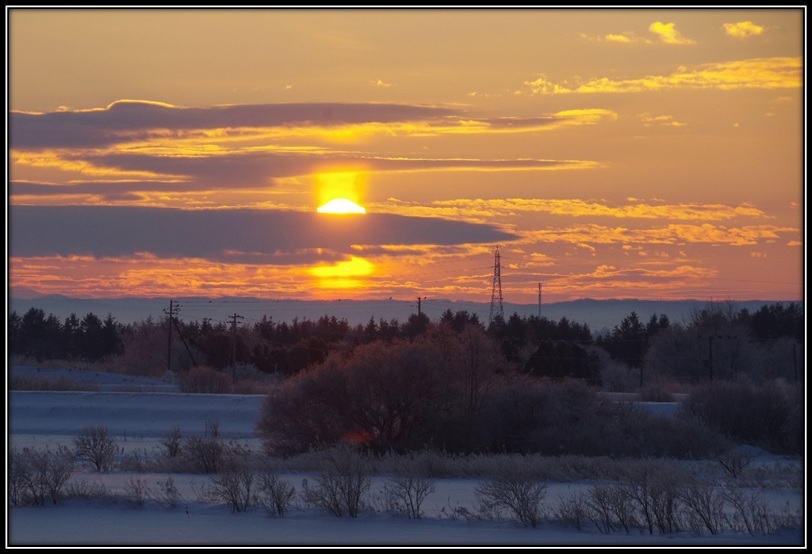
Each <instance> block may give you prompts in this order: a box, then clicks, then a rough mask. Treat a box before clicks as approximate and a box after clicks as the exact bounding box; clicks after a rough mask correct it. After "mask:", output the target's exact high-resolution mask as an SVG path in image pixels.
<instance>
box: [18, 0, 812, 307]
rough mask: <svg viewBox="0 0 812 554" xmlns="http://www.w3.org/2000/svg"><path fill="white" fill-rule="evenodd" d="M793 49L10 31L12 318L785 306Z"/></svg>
mask: <svg viewBox="0 0 812 554" xmlns="http://www.w3.org/2000/svg"><path fill="white" fill-rule="evenodd" d="M805 23H806V11H805V7H803V6H795V7H794V6H788V7H783V8H769V9H764V8H748V9H742V8H729V9H707V8H671V9H660V8H649V9H620V8H610V9H587V8H569V9H550V8H525V9H494V8H491V9H459V8H457V9H451V8H449V9H437V8H434V9H430V8H423V9H351V8H343V9H316V8H311V9H301V8H300V9H280V8H276V9H268V8H266V9H224V8H219V9H158V8H151V9H124V8H108V9H76V8H73V9H69V8H66V9H44V8H38V9H30V8H25V7H14V6H12V7H8V6H7V7H6V26H7V37H8V53H7V84H8V88H7V107H8V110H7V129H8V131H7V144H8V158H7V159H8V161H7V188H8V190H7V193H8V194H7V211H8V218H7V221H8V233H7V236H8V244H7V249H8V267H7V273H8V282H9V295H10V296H13V295H15V294H20V295H27V296H31V295H40V294H62V295H67V296H73V297H80V298H117V297H126V296H139V297H163V298H171V297H173V296H185V297H190V296H203V297H226V296H253V297H259V298H265V299H278V298H283V299H301V300H334V299H341V298H345V299H388V298H395V299H410V300H412V299H414V298H415V297H419V298H428V299H432V298H435V299H436V298H446V299H452V300H465V301H480V302H488V301H490V300H491V299H492V298H494V297H496V296H497V295H498V294H499V292H500V291H501V294H502V297H503V298H504V300H505V301H506V302H515V303H535V302H537V301H540V296H541V295H542V294H543V298H544V302H557V301H568V300H574V299H578V298H596V299H610V298H612V299H619V298H641V299H650V300H677V299H698V300H703V301H720V300H721V301H724V300H731V301H737V300H764V301H798V300H800V299H802V298H803V296H804V289H805V250H804V249H803V238H802V237H803V236H804V234H803V232H804V231H805V216H806V214H805V202H804V196H805V177H806V174H805V167H804V166H805V154H804V152H805V131H806V129H805V125H804V108H805V101H806V98H805V94H804V88H803V85H804V84H805V71H804V67H803V56H804V54H805V50H806V33H805ZM335 206H337V207H338V211H340V212H345V213H326V212H329V211H330V208H331V207H335ZM320 208H321V209H320ZM497 253H498V257H497ZM497 262H498V263H497ZM497 269H498V271H497Z"/></svg>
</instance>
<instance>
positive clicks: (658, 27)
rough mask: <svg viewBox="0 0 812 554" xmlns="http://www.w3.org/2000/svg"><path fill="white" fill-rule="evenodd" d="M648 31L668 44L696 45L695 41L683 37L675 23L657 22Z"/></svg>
mask: <svg viewBox="0 0 812 554" xmlns="http://www.w3.org/2000/svg"><path fill="white" fill-rule="evenodd" d="M648 30H649V31H651V32H652V33H654V34H655V35H657V36H658V37H660V41H662V42H664V43H666V44H696V41H695V40H691V39H688V38H685V37H683V36H682V34H681V33H680V32H679V31H677V29H676V28H675V25H674V24H673V23H663V22H661V21H655V22H654V23H652V24H651V25H649V28H648Z"/></svg>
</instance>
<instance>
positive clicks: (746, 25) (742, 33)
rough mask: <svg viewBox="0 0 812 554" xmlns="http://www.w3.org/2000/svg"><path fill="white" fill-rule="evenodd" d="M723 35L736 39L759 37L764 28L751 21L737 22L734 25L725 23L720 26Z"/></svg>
mask: <svg viewBox="0 0 812 554" xmlns="http://www.w3.org/2000/svg"><path fill="white" fill-rule="evenodd" d="M722 29H724V31H725V34H726V35H727V36H729V37H733V38H737V39H742V40H743V39H746V38H750V37H753V36H757V35H760V34H761V33H763V32H764V27H762V26H761V25H756V24H755V23H753V22H752V21H738V22H736V23H725V24H724V25H722Z"/></svg>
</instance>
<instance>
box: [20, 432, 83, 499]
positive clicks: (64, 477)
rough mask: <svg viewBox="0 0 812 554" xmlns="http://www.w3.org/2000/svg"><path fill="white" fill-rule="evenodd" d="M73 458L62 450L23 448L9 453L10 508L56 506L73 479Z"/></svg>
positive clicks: (61, 447)
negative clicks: (64, 489) (51, 504)
mask: <svg viewBox="0 0 812 554" xmlns="http://www.w3.org/2000/svg"><path fill="white" fill-rule="evenodd" d="M73 469H74V468H73V455H72V453H71V452H70V450H69V449H68V448H67V447H65V446H60V447H59V448H57V449H56V450H55V451H52V450H50V449H48V448H46V449H45V450H37V449H32V448H24V449H22V450H21V451H20V450H16V449H12V450H11V451H10V452H9V469H8V498H9V502H10V503H11V504H12V505H13V506H22V505H28V504H33V505H35V506H42V505H44V504H45V500H46V499H47V498H50V499H51V502H53V503H54V504H57V503H58V502H59V500H60V498H61V497H62V490H63V488H64V486H65V484H66V483H67V482H68V480H69V479H70V478H71V476H72V475H73Z"/></svg>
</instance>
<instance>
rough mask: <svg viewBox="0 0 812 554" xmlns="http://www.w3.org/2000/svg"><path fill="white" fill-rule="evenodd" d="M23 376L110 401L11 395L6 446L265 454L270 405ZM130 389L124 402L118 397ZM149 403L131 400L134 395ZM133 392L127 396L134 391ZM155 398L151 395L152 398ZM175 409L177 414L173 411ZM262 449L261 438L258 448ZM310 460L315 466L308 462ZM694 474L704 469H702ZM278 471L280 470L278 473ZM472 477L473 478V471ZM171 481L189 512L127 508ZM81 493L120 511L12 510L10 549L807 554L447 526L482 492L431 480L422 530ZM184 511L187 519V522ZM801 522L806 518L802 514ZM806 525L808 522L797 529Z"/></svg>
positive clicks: (297, 506)
mask: <svg viewBox="0 0 812 554" xmlns="http://www.w3.org/2000/svg"><path fill="white" fill-rule="evenodd" d="M11 371H13V372H14V373H15V374H19V375H26V376H28V377H29V378H33V377H34V376H36V377H46V376H47V377H48V378H51V379H58V378H59V377H62V378H66V379H70V380H73V381H83V382H88V383H97V384H99V385H100V386H101V387H102V388H101V392H88V393H83V392H29V391H12V392H9V393H8V398H7V400H8V403H7V404H6V405H7V406H8V408H7V412H8V413H7V416H8V417H7V422H8V428H7V444H10V445H11V446H12V447H15V448H25V447H30V448H35V449H43V448H45V447H46V446H48V447H50V448H52V449H53V448H56V447H57V445H59V444H65V445H69V444H70V442H71V440H72V438H73V437H74V436H75V435H78V434H79V433H80V432H81V431H82V430H83V429H84V428H86V427H87V426H88V425H98V424H99V422H103V424H104V425H106V426H107V427H108V429H109V431H110V433H111V435H112V436H113V437H114V438H115V440H116V441H117V444H118V445H119V446H120V447H121V448H123V450H124V453H125V454H126V455H129V456H132V455H134V452H135V451H140V452H148V453H150V454H153V453H154V452H155V451H156V449H158V450H160V449H161V448H162V447H161V445H160V444H159V440H160V438H161V437H162V436H163V435H164V434H165V433H166V432H167V431H168V430H169V429H171V428H172V427H173V426H177V427H178V428H179V429H180V430H181V433H182V435H183V436H184V437H189V436H202V435H203V431H204V428H205V422H207V421H213V422H216V423H217V424H218V430H219V431H220V433H221V436H222V437H223V439H224V440H225V441H229V442H235V443H237V444H241V445H242V444H248V445H249V446H250V447H251V448H256V449H259V448H260V442H259V439H256V438H255V435H254V425H255V423H256V417H257V416H256V414H257V413H258V410H259V408H260V405H261V402H262V400H263V397H262V396H261V395H226V394H220V395H207V394H180V393H175V392H171V391H167V390H166V389H165V385H166V383H164V382H162V381H160V380H158V379H154V378H149V377H143V376H137V375H124V374H112V373H105V372H92V371H87V372H83V371H78V370H70V371H69V370H66V369H61V368H50V369H36V368H33V367H22V366H15V367H14V368H12V369H11ZM122 386H123V387H125V389H124V392H121V391H120V390H121V389H118V390H119V392H114V391H116V390H117V389H116V387H122ZM141 386H143V387H144V390H146V391H155V392H132V387H141ZM126 387H129V389H127V388H126ZM151 387H154V388H151ZM167 398H171V402H167ZM650 406H651V407H652V409H655V408H654V407H655V406H656V409H657V410H658V412H659V413H660V414H661V415H663V416H668V415H669V414H673V413H674V411H673V409H674V406H673V405H672V404H671V403H659V404H650ZM252 437H253V438H252ZM305 459H307V458H305ZM707 462H708V463H709V464H711V468H710V469H709V470H708V473H709V474H715V473H714V472H715V471H722V470H721V469H720V466H719V464H718V463H716V462H715V461H714V460H708V461H707ZM694 463H696V462H694ZM760 463H764V464H766V465H768V466H769V465H772V464H783V463H787V460H786V459H784V458H781V457H778V456H772V455H770V454H767V453H764V452H763V451H754V458H753V462H752V465H751V466H750V467H751V469H752V470H753V471H758V467H757V466H758V464H760ZM278 467H279V466H278ZM295 467H296V466H295V464H294V465H293V466H292V469H293V471H287V470H285V471H283V470H281V469H277V471H278V474H279V476H280V478H282V479H284V480H286V481H288V482H289V483H290V484H291V485H292V486H294V487H295V488H296V491H297V495H298V494H299V492H300V491H301V485H300V484H301V482H302V479H303V478H310V479H309V482H310V483H315V482H316V478H317V474H316V473H313V474H312V475H311V474H310V473H308V471H307V470H306V469H305V470H296V469H295ZM469 470H470V466H469ZM170 476H171V477H172V480H173V482H174V484H175V485H176V486H177V488H178V489H179V491H180V493H181V495H182V496H183V498H184V502H183V504H182V505H179V506H177V507H176V508H175V509H168V508H166V507H164V506H162V505H160V504H158V503H155V502H147V503H146V504H145V505H144V506H143V507H140V508H137V509H136V508H133V507H131V506H129V505H128V504H127V503H126V498H125V496H126V490H127V489H126V487H127V484H128V482H130V481H131V480H133V479H142V480H144V481H146V482H147V483H148V485H147V486H150V487H151V488H152V489H153V490H155V488H156V487H153V486H152V481H151V480H153V479H154V480H155V482H156V483H157V482H158V481H164V480H166V479H167V478H168V477H170ZM82 481H84V482H85V484H86V485H88V486H91V485H94V484H95V485H97V486H98V485H103V486H104V487H106V488H107V490H108V491H110V493H111V494H112V498H113V499H117V502H115V503H113V502H111V501H110V500H104V499H100V500H97V501H90V502H86V501H84V500H83V499H73V500H69V501H67V502H66V503H65V504H64V505H58V506H52V505H46V506H42V507H22V508H12V509H9V510H7V511H6V546H7V547H11V548H15V547H20V548H24V547H26V546H33V545H43V544H51V545H56V546H57V547H65V548H70V547H71V546H76V545H95V546H99V545H125V546H135V545H145V544H146V545H175V546H178V545H179V546H183V545H189V546H191V545H215V544H218V545H245V546H273V545H277V546H278V545H285V544H287V545H293V546H307V545H325V546H341V545H382V546H399V545H424V546H432V545H440V546H450V547H453V546H459V545H479V546H485V545H492V546H507V545H517V546H521V545H524V546H534V545H535V546H554V545H563V546H565V547H570V546H572V547H604V546H605V547H611V548H617V547H619V546H631V547H646V546H648V547H651V546H664V547H669V546H670V547H674V546H680V545H681V546H689V547H690V546H697V547H701V546H708V547H719V548H728V547H732V546H744V547H770V546H773V547H776V546H778V545H794V546H795V547H799V546H801V545H805V544H806V529H805V528H801V529H798V528H796V529H785V530H782V531H781V533H780V534H778V535H748V534H746V533H743V532H736V531H733V530H730V529H728V528H726V529H725V530H724V531H722V532H720V533H718V534H716V535H710V534H709V533H708V532H706V533H704V534H702V535H695V534H693V533H690V532H687V531H684V532H680V533H675V534H671V535H660V534H654V535H648V534H644V533H639V532H637V531H636V530H635V531H632V532H631V533H629V534H626V533H624V532H622V531H621V532H613V533H610V534H608V535H606V534H602V533H600V532H599V531H598V530H597V528H596V527H595V526H594V525H593V524H591V523H588V524H587V525H585V526H584V527H583V528H582V529H581V530H577V529H575V528H574V527H567V526H564V525H563V524H560V523H557V522H554V521H548V520H545V521H543V522H542V523H541V524H540V526H539V527H537V528H535V529H533V528H524V527H522V526H521V525H519V524H518V523H517V522H516V521H513V520H510V519H509V518H508V517H507V516H506V519H504V520H501V521H498V520H471V521H467V520H465V519H463V518H459V519H456V520H452V519H449V517H448V514H449V513H450V511H451V509H452V508H457V507H463V508H466V509H468V510H469V511H471V512H475V511H476V507H477V500H476V497H475V495H474V490H475V488H476V487H477V485H479V484H480V481H479V480H478V479H476V478H470V477H447V478H446V477H443V478H436V479H434V484H435V491H434V492H433V493H431V494H429V495H428V496H427V497H426V498H425V500H424V502H423V504H422V509H423V512H424V516H425V517H424V518H423V519H420V520H411V519H407V518H406V517H405V516H395V515H391V514H388V513H385V512H384V511H383V510H378V511H377V512H375V513H373V512H372V511H371V510H365V511H363V512H362V513H361V514H359V517H358V518H357V519H351V518H336V517H334V516H332V515H330V514H329V513H327V512H326V511H324V510H319V509H316V508H310V507H307V506H304V505H302V503H301V501H300V500H299V499H298V498H297V499H296V500H295V501H294V502H293V503H292V504H291V506H290V510H289V512H288V513H287V514H286V515H285V516H284V517H270V516H268V515H267V514H266V513H265V512H264V510H263V509H261V508H255V509H251V510H249V511H248V512H245V513H239V514H232V513H230V510H229V508H228V506H226V505H225V503H213V502H203V501H200V500H199V498H200V492H201V491H202V490H203V488H204V487H205V486H206V484H207V483H209V477H208V476H207V475H204V474H172V475H170V474H162V473H151V472H146V473H135V472H132V471H125V470H123V469H121V468H117V469H114V470H113V471H111V472H109V473H104V474H98V473H94V472H92V471H88V470H87V469H86V468H81V467H80V468H77V471H76V473H75V474H74V476H73V478H72V480H71V483H80V482H82ZM382 483H383V479H382V476H380V475H373V476H372V488H371V489H370V491H369V493H368V494H367V495H366V496H365V497H364V501H365V502H368V503H370V504H371V505H374V498H375V493H376V492H377V491H379V490H380V487H381V485H382ZM592 484H593V483H591V482H589V481H573V480H570V481H569V482H556V481H553V480H551V481H550V482H549V483H548V487H547V490H546V494H545V497H544V500H543V502H544V505H545V506H547V507H549V509H550V510H554V509H555V507H556V506H557V505H558V502H559V501H560V499H561V498H567V497H569V496H570V495H571V494H573V493H574V492H575V491H580V492H586V491H587V490H588V488H589V487H590V486H591V485H592ZM802 492H803V490H802V489H801V488H794V489H779V488H776V489H775V490H771V489H760V493H761V495H762V496H761V497H760V498H762V499H764V500H765V501H767V502H768V503H769V505H770V506H772V507H773V508H774V509H775V510H776V513H781V510H782V509H783V508H784V506H786V507H788V508H789V509H790V510H791V511H792V512H793V513H794V512H795V510H803V509H804V507H805V501H804V498H803V494H802ZM186 509H188V510H189V514H188V515H187V513H186ZM801 513H802V512H801ZM799 521H800V520H799Z"/></svg>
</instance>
